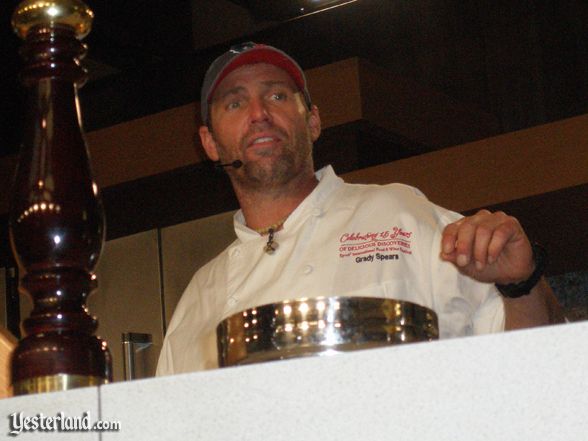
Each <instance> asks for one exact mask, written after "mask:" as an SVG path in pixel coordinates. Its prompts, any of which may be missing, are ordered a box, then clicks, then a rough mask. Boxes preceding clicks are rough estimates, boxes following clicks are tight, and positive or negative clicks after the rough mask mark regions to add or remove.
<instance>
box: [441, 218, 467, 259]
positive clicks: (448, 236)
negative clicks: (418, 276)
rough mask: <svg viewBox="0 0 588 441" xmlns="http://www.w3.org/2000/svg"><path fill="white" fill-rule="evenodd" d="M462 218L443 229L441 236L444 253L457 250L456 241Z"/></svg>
mask: <svg viewBox="0 0 588 441" xmlns="http://www.w3.org/2000/svg"><path fill="white" fill-rule="evenodd" d="M462 220H463V219H462ZM462 220H460V221H458V222H454V223H452V224H449V225H447V226H446V227H445V229H444V230H443V236H442V237H441V251H442V252H443V254H447V255H449V254H451V253H453V252H454V251H455V241H456V240H457V232H458V230H459V225H460V223H461V222H462Z"/></svg>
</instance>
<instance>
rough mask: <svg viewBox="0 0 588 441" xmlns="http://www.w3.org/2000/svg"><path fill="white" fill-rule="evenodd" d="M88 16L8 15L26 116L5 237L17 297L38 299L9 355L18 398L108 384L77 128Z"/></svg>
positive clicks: (71, 1) (89, 182)
mask: <svg viewBox="0 0 588 441" xmlns="http://www.w3.org/2000/svg"><path fill="white" fill-rule="evenodd" d="M92 15H93V14H92V12H91V11H90V10H89V9H88V8H87V7H86V6H85V5H84V4H83V3H81V2H79V1H77V0H67V1H65V0H64V1H53V2H44V1H25V2H23V3H21V4H20V5H19V6H18V8H17V10H16V11H15V13H14V16H13V26H14V28H15V31H16V32H17V33H18V34H19V36H20V37H22V38H23V39H24V40H25V43H24V46H23V48H22V51H21V54H22V56H23V58H24V60H25V67H24V70H23V74H22V79H23V84H24V86H25V88H26V90H27V95H28V102H27V110H26V112H27V114H26V121H25V131H24V136H23V143H22V146H21V153H20V158H19V163H18V167H17V174H16V180H15V183H14V188H13V192H12V202H11V212H10V217H9V233H10V241H11V246H12V249H13V252H14V256H15V258H16V260H17V263H18V266H19V269H20V274H21V280H20V290H21V292H24V293H27V294H28V295H30V296H31V297H32V299H33V302H34V309H33V311H32V313H31V316H30V317H29V318H27V319H26V320H24V322H23V325H22V327H23V330H24V334H25V335H26V337H25V338H24V339H23V340H21V341H20V342H19V344H18V346H17V348H16V350H15V351H14V354H13V358H12V385H13V390H14V393H15V394H27V393H36V392H45V391H55V390H64V389H71V388H74V387H81V386H89V385H94V384H101V383H105V382H108V381H109V380H110V378H111V367H110V366H111V360H110V354H109V352H108V349H107V347H106V343H105V342H104V341H102V340H101V339H99V338H98V337H96V336H94V335H93V333H94V331H95V330H96V328H97V321H96V319H95V318H94V317H91V316H90V315H89V314H88V312H87V310H86V299H87V297H88V296H89V295H90V293H91V292H92V290H93V289H95V288H96V280H95V277H94V276H93V274H92V272H93V270H94V267H95V266H96V263H97V261H98V257H99V255H100V251H101V249H102V245H103V242H104V214H103V209H102V205H101V202H100V199H99V196H98V187H97V186H96V184H95V182H94V181H93V178H92V173H91V171H90V165H89V159H88V152H87V147H86V144H85V141H84V136H83V133H82V130H81V127H80V121H81V115H80V107H79V102H78V97H77V89H78V87H80V86H81V85H82V84H83V83H84V81H85V72H84V70H83V69H82V68H81V67H80V64H79V59H80V58H82V57H83V56H84V54H85V51H86V47H85V46H84V45H83V44H82V43H81V42H80V39H81V38H83V37H84V36H85V35H87V33H88V32H89V30H90V26H91V22H92Z"/></svg>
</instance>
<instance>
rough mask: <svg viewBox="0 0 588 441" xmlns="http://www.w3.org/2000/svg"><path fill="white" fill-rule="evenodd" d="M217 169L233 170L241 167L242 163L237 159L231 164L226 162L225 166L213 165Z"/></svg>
mask: <svg viewBox="0 0 588 441" xmlns="http://www.w3.org/2000/svg"><path fill="white" fill-rule="evenodd" d="M214 166H215V167H217V168H224V167H233V168H240V167H242V166H243V162H242V161H239V160H238V159H236V160H235V161H233V162H227V163H226V164H220V163H219V164H215V165H214Z"/></svg>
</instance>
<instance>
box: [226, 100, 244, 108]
mask: <svg viewBox="0 0 588 441" xmlns="http://www.w3.org/2000/svg"><path fill="white" fill-rule="evenodd" d="M240 106H241V102H240V101H231V102H230V103H229V104H227V109H228V110H232V109H238V108H239V107H240Z"/></svg>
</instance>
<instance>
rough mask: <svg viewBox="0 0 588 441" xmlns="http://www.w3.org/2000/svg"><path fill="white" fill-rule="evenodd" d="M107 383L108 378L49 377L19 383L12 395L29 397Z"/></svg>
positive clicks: (64, 375)
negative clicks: (29, 395)
mask: <svg viewBox="0 0 588 441" xmlns="http://www.w3.org/2000/svg"><path fill="white" fill-rule="evenodd" d="M106 383H108V380H107V379H106V378H101V377H94V376H91V375H70V374H57V375H47V376H44V377H34V378H27V379H25V380H21V381H17V382H16V383H14V384H13V385H12V394H13V395H28V394H38V393H42V392H57V391H63V390H69V389H75V388H78V387H88V386H98V385H101V384H106Z"/></svg>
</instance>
